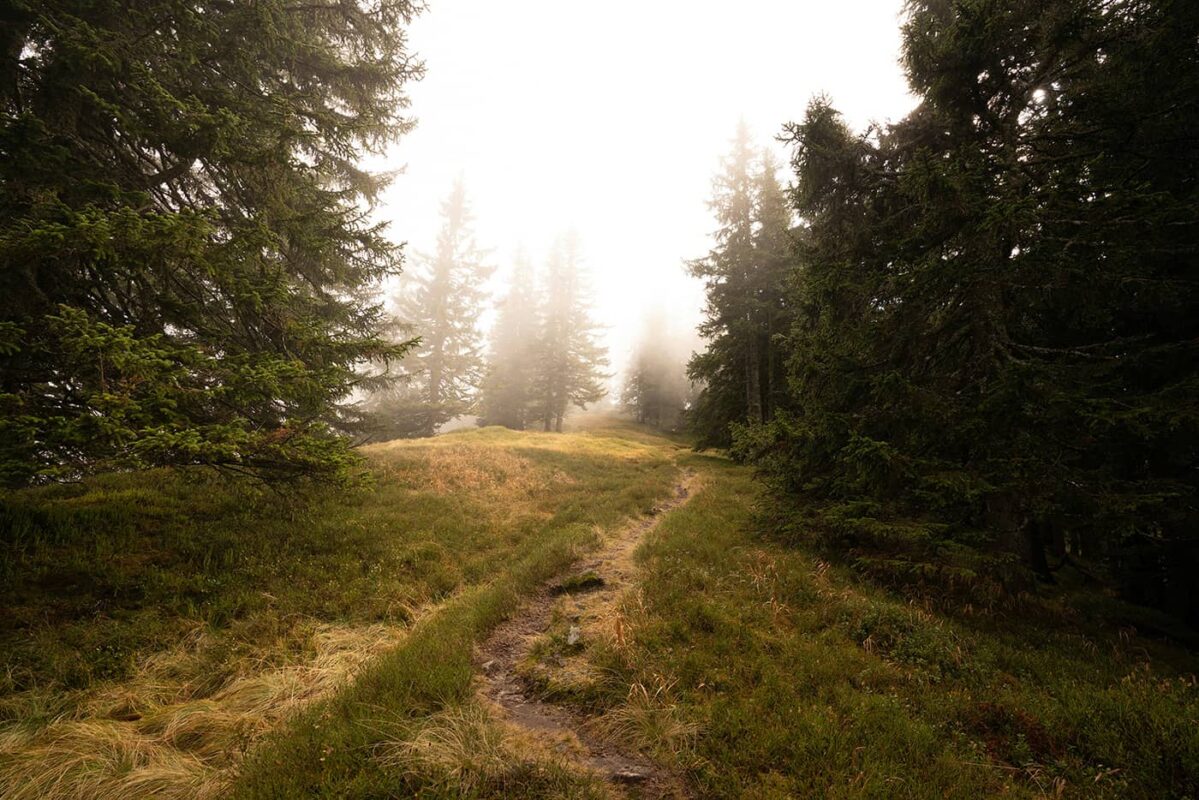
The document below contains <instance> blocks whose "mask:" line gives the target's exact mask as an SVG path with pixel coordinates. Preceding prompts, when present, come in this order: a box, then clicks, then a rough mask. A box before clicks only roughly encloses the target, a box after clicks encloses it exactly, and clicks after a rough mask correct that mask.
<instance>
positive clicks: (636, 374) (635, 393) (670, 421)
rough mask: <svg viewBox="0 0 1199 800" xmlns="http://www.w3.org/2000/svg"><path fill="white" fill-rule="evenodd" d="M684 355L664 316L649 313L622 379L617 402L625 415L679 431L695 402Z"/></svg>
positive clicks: (658, 312)
mask: <svg viewBox="0 0 1199 800" xmlns="http://www.w3.org/2000/svg"><path fill="white" fill-rule="evenodd" d="M685 352H686V351H685V349H684V348H683V346H682V344H681V343H680V342H679V341H677V339H676V338H675V337H674V336H672V335H671V334H670V331H669V330H668V329H667V324H666V318H665V315H664V314H662V312H661V311H655V312H653V313H651V314H650V315H649V316H648V317H647V319H646V322H645V327H644V330H643V331H642V334H641V339H640V341H639V342H638V343H637V348H636V351H635V352H634V355H633V360H632V363H631V364H630V365H629V369H628V371H627V373H626V375H625V381H624V387H623V389H622V391H621V395H620V402H621V405H622V406H623V407H624V410H625V412H626V413H628V414H630V415H632V417H633V418H634V419H636V420H637V421H638V422H640V423H643V424H646V425H652V426H654V427H657V428H663V429H666V430H675V429H677V428H678V427H679V424H680V422H681V421H682V419H683V415H684V413H685V412H686V410H687V408H688V406H689V405H690V404H691V403H692V402H693V400H694V397H693V395H692V391H691V383H690V381H688V379H687V374H686V355H685Z"/></svg>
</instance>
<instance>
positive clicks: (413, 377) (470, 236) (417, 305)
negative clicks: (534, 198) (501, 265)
mask: <svg viewBox="0 0 1199 800" xmlns="http://www.w3.org/2000/svg"><path fill="white" fill-rule="evenodd" d="M441 216H442V219H443V222H442V228H441V231H440V233H439V234H438V237H437V247H436V250H435V251H434V253H433V255H431V256H421V257H420V258H419V267H418V268H417V269H414V270H412V271H411V272H410V274H409V275H407V276H406V280H405V283H404V285H403V287H402V289H401V291H400V293H399V295H398V297H397V301H396V315H397V317H398V318H399V319H400V320H402V321H403V323H404V324H405V325H406V326H408V327H409V328H411V329H412V331H413V332H414V333H415V334H416V335H417V336H418V337H419V340H418V343H417V345H416V346H415V347H414V348H413V349H412V352H411V353H410V354H409V355H408V356H407V357H406V358H405V359H404V362H403V365H402V366H403V368H404V370H405V372H406V373H407V375H406V379H405V381H404V383H402V384H399V385H398V386H396V387H395V388H394V389H392V390H391V391H390V392H388V393H387V394H385V395H383V396H382V397H381V398H380V400H379V402H378V404H377V405H376V407H375V413H376V415H377V416H378V417H381V418H382V421H383V423H384V425H387V426H393V427H394V428H396V429H399V430H410V431H412V432H413V433H414V435H418V436H432V435H433V434H434V433H436V432H437V429H438V428H439V427H440V426H441V425H443V424H444V423H446V422H448V421H449V420H451V419H454V418H455V417H458V416H461V415H463V414H468V413H470V412H471V410H472V409H473V407H474V404H475V401H476V399H477V393H478V389H479V385H480V383H481V382H482V379H483V371H484V362H483V334H482V332H481V331H480V330H479V325H478V321H479V317H480V315H481V314H482V312H483V305H484V302H485V300H486V297H487V293H486V283H487V279H488V278H489V277H490V275H491V272H492V268H491V267H490V266H488V265H487V264H486V263H485V261H484V259H485V254H484V253H483V252H482V251H481V250H480V249H479V247H478V245H477V244H476V243H475V237H474V231H473V228H472V224H471V223H472V220H473V218H472V216H471V213H470V204H469V203H468V201H467V199H466V187H465V185H464V183H463V181H462V180H461V179H459V180H457V181H455V182H454V187H453V189H452V190H451V191H450V194H449V196H448V197H447V198H446V200H445V202H444V203H442V206H441ZM388 417H391V419H388Z"/></svg>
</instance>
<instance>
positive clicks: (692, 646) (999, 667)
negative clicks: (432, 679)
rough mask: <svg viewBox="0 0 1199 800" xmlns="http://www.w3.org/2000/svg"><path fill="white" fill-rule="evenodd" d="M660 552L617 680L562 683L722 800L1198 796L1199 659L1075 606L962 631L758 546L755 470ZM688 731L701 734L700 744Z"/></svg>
mask: <svg viewBox="0 0 1199 800" xmlns="http://www.w3.org/2000/svg"><path fill="white" fill-rule="evenodd" d="M691 461H692V463H693V464H694V465H695V467H696V468H698V469H699V470H700V471H701V475H702V476H703V479H704V484H705V485H704V488H703V489H702V490H701V491H700V492H699V494H698V495H697V496H696V497H695V498H694V499H693V500H692V501H691V503H689V504H688V505H686V506H684V507H683V508H681V509H679V510H677V511H675V512H673V513H672V514H671V515H669V516H668V517H667V518H666V519H665V520H664V521H663V523H662V525H661V526H660V527H659V528H658V529H657V531H656V532H655V533H654V535H653V536H652V537H651V539H650V541H649V542H648V544H647V545H646V546H645V547H644V548H643V549H642V551H641V552H640V556H639V557H640V558H641V564H642V574H641V586H640V591H639V593H638V594H636V595H635V596H632V597H630V598H629V599H628V600H627V601H626V603H625V604H624V608H623V614H624V616H625V620H624V629H625V631H626V635H625V637H624V640H623V642H621V643H616V642H607V643H603V642H600V643H596V644H594V645H592V646H591V647H590V648H589V657H590V659H591V660H592V662H593V665H594V667H595V669H594V670H593V673H594V674H599V675H606V676H607V678H606V679H605V680H602V681H599V682H592V683H589V684H585V685H581V686H579V687H575V691H573V692H572V690H571V687H558V694H559V696H560V697H562V698H564V699H566V700H569V701H571V702H575V703H578V704H580V705H581V706H582V707H586V708H591V709H597V710H601V711H606V712H607V713H606V718H607V719H610V720H613V724H614V725H615V726H617V727H618V728H619V729H620V730H621V731H623V735H624V737H625V738H626V740H633V741H641V742H642V745H643V746H644V747H646V748H647V749H648V750H649V751H651V752H653V753H654V754H655V755H656V756H657V757H658V758H660V759H662V760H663V761H665V762H668V763H672V764H674V765H675V766H676V767H677V768H679V769H680V770H681V771H683V772H684V774H686V775H687V777H688V779H689V781H690V782H691V784H692V786H693V789H694V794H695V796H697V797H704V798H723V797H728V798H733V797H750V798H754V797H756V798H785V797H809V796H811V797H847V798H848V797H852V798H865V797H888V798H890V797H904V798H923V797H928V798H933V797H936V798H944V797H954V798H977V797H984V796H996V795H1004V796H1011V797H1042V796H1050V797H1056V796H1062V797H1087V798H1094V797H1110V798H1146V800H1148V798H1167V797H1177V798H1183V797H1194V796H1196V795H1197V793H1199V688H1197V685H1196V680H1195V677H1194V675H1195V673H1196V672H1199V658H1196V657H1195V655H1194V654H1193V653H1190V652H1187V651H1185V650H1181V649H1179V648H1177V647H1175V646H1171V645H1169V644H1166V643H1163V642H1159V641H1155V640H1152V639H1148V638H1143V637H1140V636H1137V635H1135V634H1134V633H1132V632H1131V631H1130V630H1129V629H1124V630H1121V629H1119V628H1117V627H1116V626H1113V625H1106V624H1105V623H1103V622H1102V620H1101V619H1100V618H1097V617H1088V616H1083V615H1082V614H1079V613H1077V612H1072V611H1071V610H1070V609H1073V608H1077V607H1080V605H1089V607H1096V606H1098V607H1102V608H1104V609H1106V611H1107V612H1108V613H1109V614H1110V615H1112V616H1120V615H1119V614H1116V613H1115V612H1116V611H1117V607H1116V605H1115V604H1113V603H1112V602H1111V601H1109V600H1106V599H1102V598H1100V599H1096V598H1086V597H1080V596H1077V595H1073V594H1071V595H1068V596H1052V595H1051V596H1047V597H1045V598H1040V599H1035V600H1032V599H1030V600H1029V608H1028V609H1027V610H1026V614H1028V615H1027V616H1020V617H1002V616H980V615H975V616H970V615H960V616H956V617H951V616H947V615H945V614H944V613H939V612H935V611H933V610H931V609H926V608H921V607H919V606H916V605H912V604H909V603H907V602H905V601H904V599H903V598H901V597H899V596H896V595H892V594H888V593H886V592H884V591H883V590H881V589H879V588H876V587H873V586H871V585H867V584H865V583H862V582H861V581H860V579H857V578H855V577H854V576H853V575H852V574H851V573H849V572H848V571H843V570H840V569H838V568H835V567H832V566H830V565H828V564H826V563H823V562H821V561H819V560H818V559H817V558H815V557H813V556H812V555H809V554H807V553H805V552H803V551H802V550H798V549H796V548H794V547H791V546H787V545H783V544H781V543H779V542H778V541H776V540H773V539H771V538H770V537H769V536H767V535H764V534H763V533H762V532H759V531H756V521H757V517H756V516H755V513H754V505H755V502H756V498H757V497H758V489H757V486H756V485H755V483H754V481H753V480H752V478H751V476H750V474H749V473H748V471H747V470H745V469H743V468H740V467H737V466H734V465H732V464H731V463H729V462H726V461H723V460H721V459H717V458H711V457H701V456H695V457H692V459H691ZM680 731H682V732H683V733H684V734H685V735H680V733H679V732H680Z"/></svg>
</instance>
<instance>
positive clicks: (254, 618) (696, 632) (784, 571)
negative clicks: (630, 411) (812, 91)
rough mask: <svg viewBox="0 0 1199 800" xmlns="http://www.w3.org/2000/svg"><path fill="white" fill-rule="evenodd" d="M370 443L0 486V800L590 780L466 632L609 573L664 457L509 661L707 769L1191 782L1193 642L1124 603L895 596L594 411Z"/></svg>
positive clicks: (723, 792) (644, 436) (908, 777)
mask: <svg viewBox="0 0 1199 800" xmlns="http://www.w3.org/2000/svg"><path fill="white" fill-rule="evenodd" d="M367 457H368V465H369V471H370V475H371V481H370V483H369V484H368V485H366V486H364V487H362V488H360V489H357V490H353V491H349V492H346V491H337V490H333V489H331V488H319V487H310V488H309V489H307V490H305V492H304V493H303V494H302V495H293V494H276V493H274V492H272V491H270V490H262V489H254V488H252V487H248V486H246V485H244V484H239V483H228V482H225V481H222V480H219V479H217V478H215V477H213V476H211V475H205V474H195V473H193V474H188V473H183V474H180V473H167V472H157V473H146V474H139V475H108V476H102V477H100V478H97V479H95V480H91V481H88V482H86V483H84V484H81V485H77V486H59V487H46V488H41V489H37V490H32V491H24V492H18V493H10V494H8V495H5V496H4V497H3V498H2V501H3V515H2V516H0V526H2V527H0V534H2V536H0V542H2V546H3V551H2V554H0V555H2V561H0V570H2V573H0V577H2V578H3V580H2V581H0V602H2V603H3V604H4V608H5V609H6V613H5V614H4V615H3V617H2V618H0V666H2V667H3V671H2V672H0V674H3V675H5V676H6V677H5V678H4V679H3V680H4V683H3V685H0V798H4V800H18V798H20V799H22V800H23V798H26V797H28V798H33V797H50V798H53V797H77V796H88V797H93V798H110V797H111V798H127V797H137V796H144V795H149V794H154V795H155V796H159V797H168V798H175V797H177V798H197V797H227V796H231V797H236V798H264V799H265V798H278V797H330V798H333V797H338V798H342V797H345V798H367V797H419V798H451V797H472V798H502V797H525V798H559V797H574V798H601V797H607V796H609V792H608V791H607V790H606V788H605V787H604V786H602V785H600V784H599V783H597V782H596V780H595V779H594V778H592V777H590V776H588V775H586V774H583V773H580V772H579V771H578V770H577V769H575V768H573V767H572V766H571V765H570V764H568V763H566V762H565V761H564V760H563V759H562V758H561V756H559V755H557V754H555V753H554V752H552V751H549V750H547V749H546V748H544V747H541V746H538V745H537V744H536V743H532V742H530V741H528V740H527V739H526V738H522V737H521V736H519V735H518V734H515V733H514V732H513V731H511V730H510V729H507V728H505V727H504V726H502V725H499V724H498V723H497V722H496V721H495V719H494V718H493V717H492V716H491V715H490V713H489V712H488V710H487V709H486V708H485V707H484V705H483V704H482V703H481V702H480V699H479V697H478V695H477V691H476V690H477V682H476V681H477V676H476V675H475V673H474V670H473V667H472V662H471V654H472V651H473V648H474V647H475V646H476V644H478V643H479V642H480V641H481V640H482V639H483V638H484V637H485V636H486V635H487V633H488V632H489V631H490V630H491V629H492V628H493V627H494V626H495V625H496V624H498V623H499V622H500V621H501V620H503V619H504V618H505V617H506V616H508V615H509V614H511V613H512V611H513V610H514V609H515V608H517V607H518V605H519V604H520V602H521V601H522V599H523V598H524V597H525V596H527V595H528V594H529V593H530V592H532V591H534V590H535V589H537V588H538V587H540V586H542V585H544V584H545V583H546V582H547V581H550V580H552V579H554V578H555V577H557V578H558V585H559V586H560V587H561V588H562V590H563V591H564V592H567V593H569V592H571V591H578V590H585V589H586V588H587V586H588V585H589V584H593V583H594V581H593V580H591V577H592V576H589V575H587V574H586V573H583V574H572V573H570V572H569V571H568V568H569V566H570V565H571V564H572V563H573V562H574V561H575V559H576V558H577V557H578V556H579V555H580V554H582V553H584V552H586V551H588V550H590V549H593V548H595V547H596V546H597V545H598V544H599V543H600V541H601V540H602V538H603V536H604V533H605V531H607V530H611V529H613V528H614V527H615V526H619V525H621V524H624V521H625V520H627V519H628V518H629V517H634V516H637V515H639V514H641V513H643V512H646V511H648V510H650V509H651V508H652V507H653V506H654V505H655V504H656V503H657V502H659V501H660V500H661V498H662V497H663V496H664V495H665V494H666V493H667V491H668V489H669V487H670V486H671V484H672V483H673V482H674V480H675V479H676V476H677V474H678V466H679V465H680V464H682V465H685V466H688V467H690V468H692V469H694V470H696V471H697V473H698V474H699V480H700V488H699V490H698V491H697V492H696V493H695V495H694V496H693V498H692V499H691V501H690V502H689V503H688V504H686V505H684V506H682V507H680V508H678V509H676V510H674V511H672V512H671V513H669V514H667V515H665V516H664V517H663V518H662V519H661V522H660V524H659V526H658V527H657V528H656V529H655V530H654V531H653V532H652V533H651V534H650V535H649V538H648V540H647V542H646V544H645V545H644V546H643V548H642V549H641V550H640V551H639V553H638V559H639V561H638V563H639V565H640V566H639V569H640V577H639V583H638V585H637V587H636V588H635V590H633V591H630V592H629V593H628V594H627V595H626V596H625V598H624V599H623V601H622V602H621V603H620V604H619V605H618V606H617V607H616V610H615V612H614V613H615V614H616V615H617V616H616V618H614V619H613V620H611V624H610V625H607V626H602V629H600V628H597V629H596V631H594V632H593V633H594V635H592V634H591V633H589V635H588V636H587V637H586V638H585V639H584V640H583V642H581V643H580V644H577V645H575V646H574V647H570V648H568V647H567V646H566V645H565V641H566V639H565V633H566V631H567V630H568V628H569V624H570V623H569V619H568V618H567V617H564V616H561V615H559V616H558V617H556V618H555V621H554V623H553V625H552V626H551V629H550V630H549V631H548V632H547V635H546V636H545V637H543V641H541V642H540V643H539V644H538V645H536V646H535V647H534V648H533V650H532V658H531V659H530V663H528V664H526V665H524V667H527V669H528V673H529V674H530V675H531V676H532V677H533V678H534V679H536V680H538V681H539V682H540V683H541V685H542V686H543V688H544V689H545V690H546V691H547V693H548V694H550V695H551V696H554V697H556V698H558V699H559V700H561V701H562V702H567V703H572V704H575V705H577V706H578V707H579V708H580V709H584V710H587V711H590V712H594V713H596V714H597V715H598V719H597V729H598V730H602V731H607V732H609V733H610V734H611V735H613V736H614V737H617V738H619V739H620V740H621V741H624V742H629V743H632V744H633V745H634V746H636V747H638V748H639V749H641V750H643V751H644V752H646V753H648V754H650V755H652V756H653V757H655V758H656V759H658V760H659V761H661V762H662V763H664V764H666V765H669V766H670V767H672V768H673V769H675V770H677V771H678V772H679V773H681V774H682V775H683V776H685V778H686V780H687V781H688V783H689V784H690V786H691V788H692V793H693V795H694V796H696V797H703V798H726V797H727V798H733V797H745V798H790V797H807V796H813V797H833V798H866V797H880V798H881V797H885V798H925V797H928V798H932V797H937V798H975V797H985V796H1000V795H1002V796H1011V797H1016V798H1022V797H1028V798H1032V797H1043V796H1048V797H1058V796H1061V797H1080V798H1081V797H1086V798H1092V797H1098V798H1146V800H1147V799H1148V798H1170V797H1177V798H1183V797H1196V796H1199V724H1197V723H1199V683H1197V682H1196V679H1195V677H1194V675H1195V673H1196V672H1199V658H1197V657H1196V655H1195V654H1194V653H1193V651H1188V650H1186V649H1184V648H1182V647H1180V646H1178V645H1175V644H1171V643H1169V642H1168V641H1166V640H1164V639H1163V640H1159V639H1155V638H1153V637H1151V636H1147V635H1143V634H1140V633H1138V632H1137V630H1138V628H1139V630H1142V631H1155V630H1167V629H1169V628H1170V626H1169V625H1168V624H1167V622H1166V621H1163V620H1156V621H1154V620H1151V619H1150V620H1148V624H1142V623H1137V626H1138V627H1137V628H1134V627H1133V626H1132V625H1130V624H1129V623H1130V621H1135V620H1142V621H1143V620H1146V619H1147V617H1146V615H1145V613H1144V612H1142V611H1140V610H1138V609H1134V608H1132V607H1129V606H1125V605H1121V604H1118V603H1116V602H1115V601H1113V600H1111V599H1110V598H1107V597H1104V596H1101V595H1098V594H1094V593H1090V594H1088V593H1085V592H1083V591H1082V590H1081V588H1080V587H1063V588H1060V589H1058V590H1055V591H1054V592H1046V593H1044V594H1042V595H1040V596H1037V597H1030V598H1027V599H1025V600H1024V602H1023V605H1022V606H1021V608H1020V610H1019V611H1016V610H1009V611H1005V612H1003V613H998V612H984V611H979V610H976V609H975V610H972V609H969V608H967V607H965V606H961V607H958V608H957V610H956V611H955V610H953V609H954V607H953V604H951V603H942V604H939V605H936V606H934V605H933V604H931V603H919V602H911V601H908V600H907V599H905V598H904V597H903V596H901V595H899V594H894V593H890V592H888V591H887V590H886V589H884V588H881V587H880V586H878V585H875V584H871V583H868V582H866V581H864V580H863V579H862V578H861V577H859V576H855V575H854V574H853V573H852V572H850V571H849V570H846V569H842V568H840V567H838V566H835V565H830V564H828V563H825V562H823V561H821V560H820V558H819V556H817V555H815V554H814V553H812V552H808V551H805V550H804V549H802V548H799V547H796V546H793V545H788V544H786V543H784V542H782V541H781V540H780V539H778V538H774V537H772V536H771V535H770V532H769V531H764V530H760V528H761V527H762V523H761V522H760V519H761V518H760V517H759V516H758V515H757V514H756V505H757V504H758V503H759V502H760V500H761V497H760V492H759V488H758V485H757V484H756V482H755V481H754V480H753V478H752V475H751V473H750V471H749V470H747V469H745V468H743V467H739V466H736V465H734V464H732V463H731V462H729V461H727V460H725V459H722V458H718V457H713V456H700V455H693V454H689V453H687V452H685V451H684V450H683V449H682V448H681V445H680V444H679V443H677V442H674V441H671V440H669V439H666V438H662V437H658V436H655V435H654V434H652V433H650V432H648V431H646V430H644V429H641V428H636V427H633V426H621V425H613V424H612V423H610V422H606V421H603V420H598V421H597V420H592V421H590V423H589V425H588V427H587V428H585V429H583V430H580V431H577V432H575V433H570V434H566V435H553V434H538V433H513V432H510V431H504V430H500V429H491V428H489V429H483V430H478V431H468V432H462V433H456V434H451V435H447V436H443V437H438V438H436V439H434V440H425V441H420V442H403V443H396V444H387V445H380V446H376V447H372V448H369V449H368V452H367ZM562 602H566V600H565V599H564V600H563V601H562ZM539 659H540V661H539ZM542 662H544V663H542ZM554 664H557V665H559V666H557V667H554V666H553V665H554ZM562 665H566V666H567V667H569V668H565V667H563V666H562Z"/></svg>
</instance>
